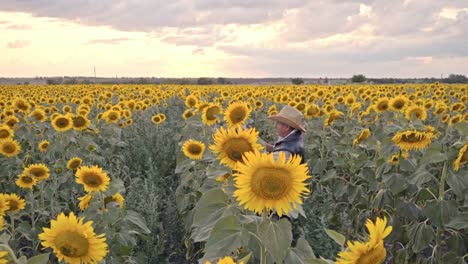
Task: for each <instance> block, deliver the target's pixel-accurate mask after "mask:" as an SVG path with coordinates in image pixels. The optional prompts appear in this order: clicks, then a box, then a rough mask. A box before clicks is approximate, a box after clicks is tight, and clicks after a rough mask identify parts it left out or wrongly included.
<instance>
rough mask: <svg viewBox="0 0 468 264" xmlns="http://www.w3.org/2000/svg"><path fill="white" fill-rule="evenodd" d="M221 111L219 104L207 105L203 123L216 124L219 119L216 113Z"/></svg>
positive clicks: (204, 110) (203, 114)
mask: <svg viewBox="0 0 468 264" xmlns="http://www.w3.org/2000/svg"><path fill="white" fill-rule="evenodd" d="M221 111H222V108H221V106H219V105H217V104H210V105H209V106H208V107H205V108H204V109H203V113H202V121H203V123H204V124H205V125H208V126H211V125H214V124H216V123H217V122H218V121H219V119H218V117H216V115H218V114H219V113H221Z"/></svg>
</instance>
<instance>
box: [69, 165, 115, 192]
mask: <svg viewBox="0 0 468 264" xmlns="http://www.w3.org/2000/svg"><path fill="white" fill-rule="evenodd" d="M75 176H76V179H75V181H76V183H78V184H83V186H84V189H85V191H86V192H96V191H103V192H104V191H106V190H107V187H108V186H109V182H110V178H109V176H108V175H107V173H106V172H104V171H103V170H102V169H101V168H99V167H98V166H97V165H94V166H93V167H88V166H82V167H80V168H79V169H78V170H77V171H76V173H75Z"/></svg>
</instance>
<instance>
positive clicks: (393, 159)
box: [387, 154, 400, 165]
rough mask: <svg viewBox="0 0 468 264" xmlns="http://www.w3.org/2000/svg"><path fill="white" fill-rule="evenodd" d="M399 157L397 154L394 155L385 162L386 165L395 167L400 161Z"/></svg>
mask: <svg viewBox="0 0 468 264" xmlns="http://www.w3.org/2000/svg"><path fill="white" fill-rule="evenodd" d="M399 156H400V155H399V154H394V155H392V156H391V157H390V159H389V160H388V161H387V162H388V164H390V165H395V164H398V161H399V159H400V157H399Z"/></svg>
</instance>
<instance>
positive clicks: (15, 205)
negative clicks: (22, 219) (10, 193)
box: [8, 199, 18, 211]
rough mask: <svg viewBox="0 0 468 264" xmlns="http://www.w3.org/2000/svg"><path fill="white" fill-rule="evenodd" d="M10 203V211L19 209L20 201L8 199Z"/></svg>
mask: <svg viewBox="0 0 468 264" xmlns="http://www.w3.org/2000/svg"><path fill="white" fill-rule="evenodd" d="M8 204H9V205H10V211H16V210H18V202H17V201H15V200H12V199H10V200H8Z"/></svg>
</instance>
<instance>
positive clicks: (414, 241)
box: [408, 222, 434, 253]
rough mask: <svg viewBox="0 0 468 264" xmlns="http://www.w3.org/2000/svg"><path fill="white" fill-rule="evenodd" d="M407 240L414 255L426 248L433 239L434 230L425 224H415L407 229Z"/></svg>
mask: <svg viewBox="0 0 468 264" xmlns="http://www.w3.org/2000/svg"><path fill="white" fill-rule="evenodd" d="M408 238H409V239H410V241H409V244H410V245H411V249H412V250H413V252H414V253H418V252H420V251H422V250H423V249H425V248H427V247H428V246H429V244H430V243H431V241H432V239H434V230H433V228H432V226H429V225H426V223H424V222H422V223H415V224H413V225H411V226H410V227H409V230H408Z"/></svg>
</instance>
